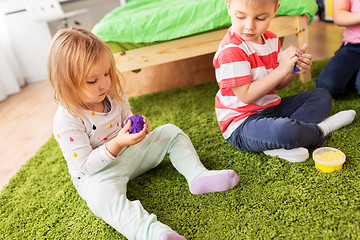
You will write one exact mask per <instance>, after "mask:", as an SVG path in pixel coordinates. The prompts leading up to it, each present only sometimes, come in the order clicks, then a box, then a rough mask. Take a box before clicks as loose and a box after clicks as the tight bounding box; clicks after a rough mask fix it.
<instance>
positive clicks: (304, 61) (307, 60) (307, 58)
mask: <svg viewBox="0 0 360 240" xmlns="http://www.w3.org/2000/svg"><path fill="white" fill-rule="evenodd" d="M307 49H308V45H307V44H306V43H305V44H304V45H303V46H302V47H301V49H300V50H301V51H302V54H301V55H299V60H298V61H297V64H296V67H297V68H298V69H299V71H297V72H296V73H297V74H302V73H306V72H307V71H309V70H310V68H311V65H312V55H311V54H309V53H305V52H306V50H307Z"/></svg>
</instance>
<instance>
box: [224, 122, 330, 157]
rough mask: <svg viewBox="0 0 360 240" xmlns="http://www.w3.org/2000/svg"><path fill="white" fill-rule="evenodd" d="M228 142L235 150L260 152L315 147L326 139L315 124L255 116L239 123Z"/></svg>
mask: <svg viewBox="0 0 360 240" xmlns="http://www.w3.org/2000/svg"><path fill="white" fill-rule="evenodd" d="M227 140H228V142H229V143H230V144H231V145H232V146H234V147H236V148H237V149H240V150H244V151H249V152H262V151H266V150H272V149H282V148H283V149H293V148H299V147H318V146H321V145H322V144H323V142H324V140H325V138H324V134H323V132H322V131H321V129H320V128H319V126H318V125H317V124H316V123H304V122H299V121H296V120H292V119H289V118H280V117H258V118H256V117H254V118H249V119H247V120H246V121H245V122H244V123H242V124H241V125H240V126H239V128H238V129H236V130H235V132H233V134H232V135H231V136H230V138H228V139H227Z"/></svg>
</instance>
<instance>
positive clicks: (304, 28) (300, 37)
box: [296, 15, 311, 82]
mask: <svg viewBox="0 0 360 240" xmlns="http://www.w3.org/2000/svg"><path fill="white" fill-rule="evenodd" d="M297 19H298V29H297V30H298V31H297V34H296V39H297V44H298V47H301V46H302V45H303V44H304V43H307V44H308V45H309V48H308V52H310V42H309V30H308V25H307V17H306V16H305V15H303V16H301V17H298V18H297ZM299 77H300V81H301V82H307V81H310V80H311V71H308V72H307V73H305V74H301V75H300V76H299Z"/></svg>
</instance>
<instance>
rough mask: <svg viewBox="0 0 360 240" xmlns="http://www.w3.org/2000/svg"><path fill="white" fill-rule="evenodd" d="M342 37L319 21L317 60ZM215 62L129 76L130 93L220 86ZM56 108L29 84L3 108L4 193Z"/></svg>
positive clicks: (44, 85) (46, 90)
mask: <svg viewBox="0 0 360 240" xmlns="http://www.w3.org/2000/svg"><path fill="white" fill-rule="evenodd" d="M342 32H343V29H342V28H340V27H336V26H334V25H333V24H331V23H325V22H319V21H318V20H314V21H313V23H312V24H311V27H310V39H311V42H310V43H311V53H312V54H313V58H314V60H319V59H324V58H327V57H331V56H333V54H334V51H335V50H336V49H337V48H338V47H339V45H340V41H341V39H342ZM294 41H295V38H293V39H292V38H291V37H290V38H288V39H285V43H284V44H285V46H286V45H289V44H294V45H296V44H295V43H294ZM212 56H213V54H210V55H206V56H202V57H197V58H193V59H189V60H183V61H178V62H174V63H169V64H163V65H161V66H155V67H149V68H147V69H143V70H142V71H141V72H140V73H133V72H129V73H125V74H124V77H125V79H127V80H126V88H125V92H126V93H127V95H128V96H134V95H140V94H144V93H148V92H155V91H162V90H166V89H169V88H175V87H180V86H183V85H194V84H198V83H201V82H205V81H209V80H215V77H214V70H213V67H212V63H211V59H212ZM149 80H151V81H149ZM149 83H151V84H149ZM139 86H142V87H139ZM56 108H57V106H56V104H55V103H54V101H53V92H52V89H51V87H50V85H49V83H48V82H47V81H43V82H38V83H32V84H29V85H27V86H25V87H23V89H22V91H21V92H20V93H18V94H15V95H12V96H10V97H9V98H8V99H6V100H5V101H3V102H0V139H1V144H0V189H2V188H3V186H4V185H6V184H7V183H8V181H9V179H10V178H11V177H12V176H13V175H14V174H15V173H16V172H17V171H18V170H19V169H20V167H21V166H22V165H23V164H24V163H25V162H26V161H27V160H28V159H29V158H30V157H32V156H33V155H34V154H35V153H36V152H37V150H38V149H39V147H41V146H42V145H43V144H44V143H45V142H46V141H47V140H48V139H49V138H50V137H51V134H52V119H53V116H54V113H55V111H56Z"/></svg>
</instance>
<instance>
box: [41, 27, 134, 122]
mask: <svg viewBox="0 0 360 240" xmlns="http://www.w3.org/2000/svg"><path fill="white" fill-rule="evenodd" d="M102 54H105V56H108V57H109V59H110V62H111V67H110V78H111V87H110V90H109V91H108V93H107V95H108V96H110V97H112V98H113V99H115V100H116V101H118V102H120V103H123V104H127V103H126V102H125V100H124V92H123V88H122V84H121V83H122V81H123V77H122V76H121V74H120V72H119V71H118V70H117V68H116V65H115V60H114V57H113V55H112V53H111V50H110V49H109V47H108V46H107V45H106V44H105V43H104V42H102V41H101V40H100V39H99V38H98V37H97V36H95V35H94V34H93V33H91V32H90V31H87V30H84V29H77V28H67V29H61V30H59V31H58V32H57V33H56V34H55V36H54V38H53V40H52V43H51V46H50V52H49V55H48V60H47V68H48V79H49V81H50V83H51V85H52V87H53V88H54V90H55V94H54V98H55V101H56V102H57V103H59V104H61V105H63V106H64V107H65V108H66V109H67V110H68V112H69V113H70V114H72V115H73V116H76V117H78V116H82V115H83V113H84V110H89V109H90V106H89V104H88V103H89V102H90V99H89V98H88V96H87V94H86V93H87V89H88V88H87V84H86V80H87V78H88V76H89V74H90V71H91V68H92V67H93V66H94V65H95V64H96V63H97V62H98V61H99V59H100V57H102V56H103V55H102Z"/></svg>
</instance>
